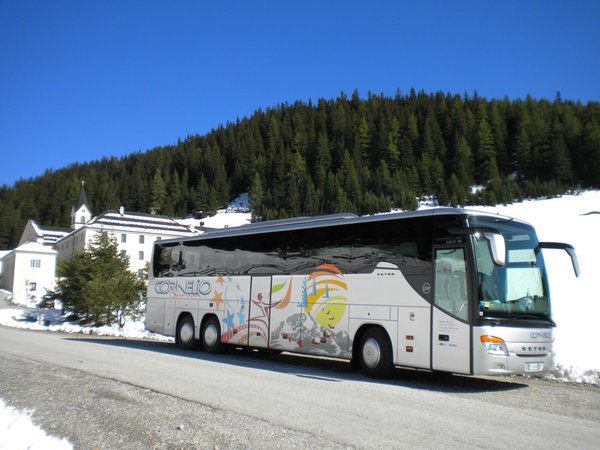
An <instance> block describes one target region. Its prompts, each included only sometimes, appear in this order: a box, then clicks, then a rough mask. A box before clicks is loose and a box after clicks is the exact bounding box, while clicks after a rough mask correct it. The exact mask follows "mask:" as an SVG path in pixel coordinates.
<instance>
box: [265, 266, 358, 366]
mask: <svg viewBox="0 0 600 450" xmlns="http://www.w3.org/2000/svg"><path fill="white" fill-rule="evenodd" d="M343 278H344V276H343V274H342V272H341V271H340V270H339V269H338V268H337V267H336V266H334V265H331V264H322V265H320V266H318V267H316V269H315V271H314V272H312V273H311V274H309V275H308V276H307V277H305V278H304V279H303V280H302V282H301V283H302V284H301V286H300V293H299V294H300V299H299V300H301V303H300V302H290V300H291V297H292V292H293V288H292V284H293V281H295V280H298V277H295V278H292V277H290V278H289V279H288V280H286V281H285V282H283V283H279V284H276V285H274V286H273V287H272V290H271V301H272V305H273V308H274V309H276V310H277V309H286V311H285V312H286V314H282V313H283V311H282V312H281V313H279V312H278V311H272V332H271V347H272V348H279V349H286V350H295V351H303V350H306V348H307V347H310V348H311V352H314V353H321V354H326V355H337V356H339V355H343V354H345V353H347V352H348V349H349V344H350V339H349V336H348V333H347V332H346V330H345V328H346V327H345V326H342V327H341V328H342V329H341V330H337V329H336V327H338V325H339V324H340V323H341V321H342V320H343V319H344V318H345V317H346V310H347V302H348V297H347V285H346V283H345V282H344V280H343ZM298 303H300V305H298ZM299 306H300V307H299ZM289 308H292V310H289ZM288 311H289V312H288ZM282 319H283V320H282Z"/></svg>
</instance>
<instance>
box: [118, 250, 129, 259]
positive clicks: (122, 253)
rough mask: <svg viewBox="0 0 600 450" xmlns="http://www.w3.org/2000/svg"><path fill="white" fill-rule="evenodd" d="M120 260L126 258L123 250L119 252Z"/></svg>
mask: <svg viewBox="0 0 600 450" xmlns="http://www.w3.org/2000/svg"><path fill="white" fill-rule="evenodd" d="M120 255H121V258H126V257H127V253H126V252H125V250H121V253H120Z"/></svg>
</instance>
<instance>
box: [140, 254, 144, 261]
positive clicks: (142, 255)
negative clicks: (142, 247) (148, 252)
mask: <svg viewBox="0 0 600 450" xmlns="http://www.w3.org/2000/svg"><path fill="white" fill-rule="evenodd" d="M143 260H144V252H140V261H143Z"/></svg>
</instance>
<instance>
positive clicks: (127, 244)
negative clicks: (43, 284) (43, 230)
mask: <svg viewBox="0 0 600 450" xmlns="http://www.w3.org/2000/svg"><path fill="white" fill-rule="evenodd" d="M91 216H92V209H91V207H90V205H89V202H88V200H87V196H86V194H85V189H84V187H83V185H82V186H81V189H80V191H79V196H78V198H77V201H76V203H75V205H74V206H73V208H72V209H71V227H72V228H73V230H72V231H71V232H70V233H69V234H67V235H65V236H64V237H62V238H60V239H59V240H58V241H57V242H56V243H55V245H54V247H55V248H56V250H57V251H58V257H59V258H61V259H62V258H70V257H72V256H73V254H74V253H75V252H77V251H83V250H84V249H85V248H87V246H88V245H89V243H90V242H91V241H92V240H93V238H94V237H95V236H96V235H97V234H99V233H101V232H106V233H108V234H109V236H113V237H115V238H116V240H117V245H118V250H119V252H120V253H121V255H123V256H127V257H128V258H129V267H130V269H131V270H132V271H133V272H135V273H137V274H140V273H141V271H142V270H143V269H144V268H145V267H146V264H147V263H149V262H150V258H151V256H152V246H153V244H154V241H156V240H157V239H171V238H175V237H185V236H193V235H194V234H196V231H194V230H192V229H191V228H188V227H186V226H184V225H181V224H179V223H177V222H175V220H173V219H172V218H170V217H168V216H161V215H157V214H144V213H138V212H129V211H125V208H123V207H121V209H120V210H119V211H106V212H104V213H102V214H100V215H99V216H97V217H94V218H91Z"/></svg>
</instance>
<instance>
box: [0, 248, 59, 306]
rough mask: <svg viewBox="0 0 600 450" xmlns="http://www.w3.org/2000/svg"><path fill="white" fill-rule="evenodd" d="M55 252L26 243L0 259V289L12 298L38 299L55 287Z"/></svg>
mask: <svg viewBox="0 0 600 450" xmlns="http://www.w3.org/2000/svg"><path fill="white" fill-rule="evenodd" d="M56 254H57V252H56V250H54V249H52V248H50V247H48V246H46V245H42V244H40V243H37V242H27V243H25V244H23V245H19V246H18V247H17V248H16V249H14V250H12V251H10V252H8V253H6V254H5V255H4V257H2V260H1V262H2V276H1V277H0V288H2V289H6V290H7V291H11V292H12V293H13V294H14V295H24V296H28V297H36V298H38V299H39V298H41V297H42V296H43V295H44V294H46V292H47V291H51V290H53V289H54V287H55V281H56V277H55V273H56Z"/></svg>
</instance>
